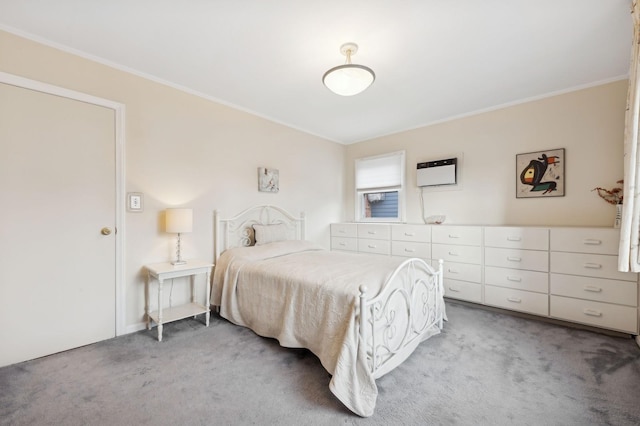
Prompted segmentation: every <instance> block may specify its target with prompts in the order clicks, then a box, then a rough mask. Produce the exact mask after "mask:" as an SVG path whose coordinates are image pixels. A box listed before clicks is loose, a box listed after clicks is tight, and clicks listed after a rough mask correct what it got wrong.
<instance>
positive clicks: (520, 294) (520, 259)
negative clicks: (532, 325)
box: [484, 227, 549, 316]
mask: <svg viewBox="0 0 640 426" xmlns="http://www.w3.org/2000/svg"><path fill="white" fill-rule="evenodd" d="M548 247H549V230H548V229H545V228H523V227H485V229H484V274H485V277H484V284H485V286H484V303H485V304H487V305H491V306H497V307H500V308H505V309H512V310H514V311H522V312H527V313H531V314H536V315H543V316H547V315H549V298H548V294H549V274H548V272H549V253H548Z"/></svg>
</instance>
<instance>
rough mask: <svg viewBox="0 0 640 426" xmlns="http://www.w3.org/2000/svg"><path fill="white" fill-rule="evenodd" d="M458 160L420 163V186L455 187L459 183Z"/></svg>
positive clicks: (418, 171) (418, 174)
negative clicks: (457, 177)
mask: <svg viewBox="0 0 640 426" xmlns="http://www.w3.org/2000/svg"><path fill="white" fill-rule="evenodd" d="M457 163H458V159H457V158H447V159H446V160H437V161H427V162H424V163H418V170H417V172H416V176H417V181H418V186H440V185H455V184H456V183H457V179H456V176H457V174H456V173H457V170H456V167H457Z"/></svg>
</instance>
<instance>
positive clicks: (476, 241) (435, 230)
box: [431, 225, 482, 246]
mask: <svg viewBox="0 0 640 426" xmlns="http://www.w3.org/2000/svg"><path fill="white" fill-rule="evenodd" d="M431 241H432V242H434V243H438V244H460V245H466V246H479V245H480V244H481V243H482V228H481V227H479V226H446V225H438V226H433V227H432V229H431Z"/></svg>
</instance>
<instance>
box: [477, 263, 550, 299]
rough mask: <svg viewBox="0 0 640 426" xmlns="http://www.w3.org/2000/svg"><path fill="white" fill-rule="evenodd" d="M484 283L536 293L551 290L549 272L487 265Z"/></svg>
mask: <svg viewBox="0 0 640 426" xmlns="http://www.w3.org/2000/svg"><path fill="white" fill-rule="evenodd" d="M484 283H485V284H489V285H495V286H499V287H508V288H514V289H517V290H526V291H534V292H536V293H545V294H547V293H548V292H549V274H547V273H546V272H537V271H522V270H519V269H505V268H496V267H493V266H487V267H485V268H484Z"/></svg>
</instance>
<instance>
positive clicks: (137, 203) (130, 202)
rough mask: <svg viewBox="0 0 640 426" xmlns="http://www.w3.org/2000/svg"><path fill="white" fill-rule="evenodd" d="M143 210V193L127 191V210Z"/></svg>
mask: <svg viewBox="0 0 640 426" xmlns="http://www.w3.org/2000/svg"><path fill="white" fill-rule="evenodd" d="M143 210H144V195H143V194H142V193H141V192H128V193H127V211H130V212H142V211H143Z"/></svg>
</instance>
